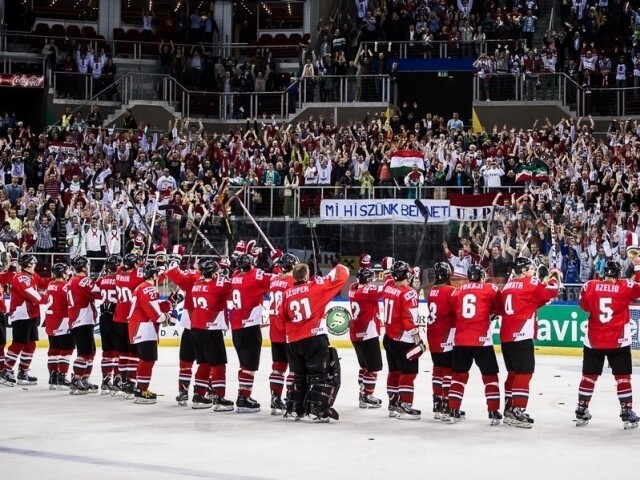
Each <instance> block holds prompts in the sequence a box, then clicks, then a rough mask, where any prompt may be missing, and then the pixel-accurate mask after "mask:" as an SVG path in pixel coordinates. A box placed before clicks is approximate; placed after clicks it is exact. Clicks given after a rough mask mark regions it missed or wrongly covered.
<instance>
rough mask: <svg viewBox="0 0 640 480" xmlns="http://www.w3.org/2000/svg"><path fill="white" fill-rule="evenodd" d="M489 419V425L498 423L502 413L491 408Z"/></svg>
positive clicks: (493, 425) (500, 420)
mask: <svg viewBox="0 0 640 480" xmlns="http://www.w3.org/2000/svg"><path fill="white" fill-rule="evenodd" d="M489 420H490V423H489V425H491V426H492V427H495V426H497V425H500V422H502V414H501V413H500V412H499V411H498V410H492V411H490V412H489Z"/></svg>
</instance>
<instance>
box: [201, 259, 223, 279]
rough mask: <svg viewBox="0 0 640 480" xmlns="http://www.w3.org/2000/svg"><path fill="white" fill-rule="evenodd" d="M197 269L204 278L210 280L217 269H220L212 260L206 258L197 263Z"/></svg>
mask: <svg viewBox="0 0 640 480" xmlns="http://www.w3.org/2000/svg"><path fill="white" fill-rule="evenodd" d="M198 268H199V269H200V273H202V275H203V276H204V277H206V278H211V277H213V274H214V273H216V272H217V271H218V268H220V267H219V266H218V264H217V263H216V262H215V261H214V260H211V259H210V258H207V259H205V260H203V261H201V262H198Z"/></svg>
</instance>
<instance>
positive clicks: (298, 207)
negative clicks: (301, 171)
mask: <svg viewBox="0 0 640 480" xmlns="http://www.w3.org/2000/svg"><path fill="white" fill-rule="evenodd" d="M401 183H402V179H398V180H395V181H393V180H392V181H390V182H388V184H387V185H384V186H380V185H377V186H361V185H355V186H352V187H349V188H347V187H344V186H341V185H339V184H338V185H304V186H300V187H296V188H292V189H290V190H289V191H290V192H291V195H287V194H285V191H286V190H287V189H285V187H281V186H264V185H263V186H260V185H258V186H249V187H248V188H247V189H245V192H244V202H245V205H246V206H247V207H248V209H249V211H250V212H251V214H252V215H255V216H257V217H264V218H272V219H279V220H282V219H289V218H291V219H298V218H305V217H307V216H309V215H311V216H312V217H316V216H318V215H319V214H320V205H321V202H322V201H323V200H345V199H346V200H376V199H377V200H379V199H388V200H392V199H393V200H396V199H402V198H423V199H442V200H444V199H446V198H447V193H448V192H456V193H468V194H473V193H474V190H473V188H472V187H464V188H458V187H450V186H446V187H435V186H431V185H427V186H422V187H419V188H416V187H407V186H404V185H401ZM524 189H525V186H524V185H515V186H505V187H500V188H486V187H483V188H481V189H480V192H481V193H486V192H489V191H491V192H496V193H497V192H498V191H501V192H503V193H504V194H508V195H510V194H512V193H515V194H519V193H521V192H523V191H524ZM255 193H258V194H259V197H260V202H259V203H257V202H256V201H255V196H254V195H255ZM235 214H236V215H237V216H239V217H243V216H245V213H244V212H243V211H242V210H240V209H236V212H235Z"/></svg>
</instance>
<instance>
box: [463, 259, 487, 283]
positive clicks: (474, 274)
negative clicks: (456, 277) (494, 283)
mask: <svg viewBox="0 0 640 480" xmlns="http://www.w3.org/2000/svg"><path fill="white" fill-rule="evenodd" d="M467 278H468V279H469V281H470V282H480V281H482V279H483V278H484V270H483V268H482V267H481V266H480V265H478V264H477V263H474V264H472V265H471V266H470V267H469V270H467Z"/></svg>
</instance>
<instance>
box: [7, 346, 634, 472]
mask: <svg viewBox="0 0 640 480" xmlns="http://www.w3.org/2000/svg"><path fill="white" fill-rule="evenodd" d="M228 353H229V360H230V364H229V365H228V367H227V380H228V381H227V385H228V388H227V398H229V399H235V396H236V388H237V360H236V358H235V353H234V352H233V350H232V349H229V351H228ZM340 354H341V357H342V369H343V386H342V389H341V390H340V394H339V396H338V400H337V402H336V409H337V410H338V412H339V413H340V416H341V420H340V421H338V422H332V423H330V424H310V423H307V422H306V421H302V422H297V423H294V422H290V421H288V420H284V419H282V418H279V417H272V416H271V415H270V411H269V409H268V408H266V407H268V400H269V384H268V376H269V373H270V367H271V358H270V353H269V350H268V349H263V352H262V364H261V370H260V371H259V372H258V374H257V376H256V383H255V388H254V395H253V396H254V398H256V399H257V400H258V401H260V402H261V403H262V405H263V411H262V412H260V413H258V414H237V413H235V412H228V413H214V412H212V411H211V410H192V409H191V408H190V407H179V406H177V405H176V403H175V401H174V397H175V395H176V388H177V386H176V384H177V358H178V350H177V348H171V347H163V348H160V360H159V362H158V363H157V364H156V366H155V368H154V371H153V378H152V381H151V390H152V391H154V392H157V393H159V394H163V395H164V396H162V397H159V401H158V403H157V404H156V405H134V404H133V403H132V402H131V401H126V400H123V399H121V398H117V399H116V398H111V397H101V396H100V395H89V396H82V397H71V396H69V395H68V393H67V392H52V391H49V390H48V386H47V385H46V378H47V372H46V350H44V349H38V350H37V351H36V353H35V360H34V363H33V367H32V373H33V374H34V375H36V376H38V377H39V378H40V379H41V382H40V385H38V386H31V387H28V388H23V387H22V386H16V387H14V388H8V387H3V386H0V420H1V427H0V478H2V479H14V478H16V479H17V478H23V479H65V480H74V479H82V480H86V479H103V478H104V479H107V478H108V479H118V480H128V479H136V480H141V479H157V480H165V479H190V478H213V479H221V480H227V479H234V478H238V479H247V480H249V479H298V478H300V479H305V480H307V479H308V480H312V479H326V478H331V479H335V480H337V479H367V480H368V479H372V480H373V479H384V480H391V479H402V480H411V479H421V480H426V479H435V478H448V479H485V478H487V479H489V478H490V479H503V478H504V479H509V480H516V479H519V478H524V479H538V478H541V479H544V480H546V479H549V480H551V479H573V478H580V479H581V480H584V479H596V478H597V479H600V480H607V479H615V478H637V477H635V474H634V473H633V472H634V471H637V469H638V463H637V455H638V452H639V451H640V429H637V430H628V431H625V430H623V429H622V422H621V421H620V419H619V417H618V414H619V406H618V403H617V399H616V395H615V385H614V381H613V377H612V376H611V375H610V372H609V371H606V372H605V374H604V375H603V377H602V378H601V379H600V381H599V382H598V384H597V385H596V392H595V396H594V400H593V401H592V404H591V411H592V414H593V420H592V421H591V423H590V424H589V425H588V426H586V427H582V428H577V427H576V426H575V424H574V423H573V417H574V415H573V410H574V408H575V403H576V397H577V388H578V382H579V380H580V364H581V358H579V357H556V356H538V357H537V371H536V374H535V375H534V378H533V382H532V392H531V393H532V394H531V401H530V404H529V409H528V411H529V412H530V414H531V416H532V417H533V418H534V419H535V426H534V428H533V429H532V430H521V429H517V428H513V427H508V426H506V425H500V426H498V427H490V426H489V424H488V419H487V414H486V408H485V402H484V394H483V387H482V385H481V381H480V374H479V372H478V370H477V369H476V368H475V367H474V368H473V370H472V372H471V378H470V383H469V385H468V388H467V392H466V394H465V398H464V401H463V405H462V408H463V409H464V410H466V412H467V420H466V421H465V422H463V423H459V424H456V425H449V424H446V423H443V422H441V421H436V420H433V419H432V417H431V413H430V410H431V386H430V380H431V373H430V369H431V360H430V359H429V358H427V356H425V357H423V359H421V368H420V372H421V373H420V374H419V375H418V378H417V381H416V395H415V402H414V404H415V406H416V408H421V409H422V411H423V418H422V420H421V421H400V420H396V419H390V418H388V417H387V409H386V393H385V387H384V385H385V380H386V373H385V372H384V371H383V372H381V375H380V378H379V380H378V385H377V387H376V395H377V396H379V397H381V398H384V399H385V404H384V407H383V408H381V409H378V410H361V409H359V408H358V403H357V398H358V394H357V381H356V378H357V371H358V370H357V362H356V357H355V353H354V352H353V351H352V350H350V349H345V350H340ZM500 363H501V368H503V364H502V362H500ZM99 365H100V359H99V356H98V358H96V367H95V369H94V373H93V376H92V380H93V381H94V382H96V383H99V380H100V377H101V375H100V368H99ZM636 373H637V372H636ZM504 376H505V374H504V371H503V372H501V375H500V379H501V381H503V380H504ZM501 387H502V386H501Z"/></svg>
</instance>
